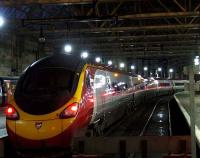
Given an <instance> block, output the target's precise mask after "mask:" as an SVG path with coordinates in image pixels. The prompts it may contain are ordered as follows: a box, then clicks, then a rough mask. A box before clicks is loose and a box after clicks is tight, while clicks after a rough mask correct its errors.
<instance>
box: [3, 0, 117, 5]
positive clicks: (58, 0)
mask: <svg viewBox="0 0 200 158" xmlns="http://www.w3.org/2000/svg"><path fill="white" fill-rule="evenodd" d="M98 1H99V2H112V3H113V2H119V1H120V0H115V1H113V0H98ZM87 3H93V0H23V1H22V0H20V1H19V0H1V2H0V5H4V6H15V5H31V4H87Z"/></svg>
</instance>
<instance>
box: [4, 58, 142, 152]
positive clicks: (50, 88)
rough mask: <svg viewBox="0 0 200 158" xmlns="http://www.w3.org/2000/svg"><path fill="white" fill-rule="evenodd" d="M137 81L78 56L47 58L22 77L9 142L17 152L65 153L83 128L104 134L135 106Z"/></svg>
mask: <svg viewBox="0 0 200 158" xmlns="http://www.w3.org/2000/svg"><path fill="white" fill-rule="evenodd" d="M135 80H136V79H135V78H133V77H132V76H129V75H128V74H126V73H122V72H119V71H114V70H111V69H109V68H106V67H103V66H94V65H88V64H85V63H84V62H83V61H82V60H81V59H78V58H77V57H74V56H69V55H64V54H57V55H53V56H50V57H46V58H43V59H41V60H39V61H37V62H35V63H33V64H32V65H30V66H29V67H28V68H27V69H26V70H25V72H24V73H23V74H22V76H21V77H20V79H19V81H18V84H17V87H16V91H15V96H14V100H13V102H11V104H10V105H9V106H8V107H7V110H6V115H7V122H6V124H7V130H8V135H9V140H10V142H11V144H13V146H14V147H15V148H16V149H17V150H18V151H21V150H22V149H41V148H43V149H44V148H47V149H48V148H50V149H51V148H52V149H59V150H60V149H61V150H63V149H64V150H65V149H67V148H68V147H69V146H70V143H71V140H72V138H73V137H74V136H76V135H82V132H81V131H84V130H83V129H87V128H88V127H89V126H90V127H93V129H94V131H102V130H103V129H105V128H107V127H108V126H110V125H111V124H112V123H114V122H115V121H116V120H118V119H120V118H121V117H122V116H123V115H124V114H125V113H126V110H127V109H128V108H129V106H131V105H130V104H132V103H133V92H134V81H135ZM137 82H140V81H137ZM113 116H114V117H113ZM26 151H27V150H26Z"/></svg>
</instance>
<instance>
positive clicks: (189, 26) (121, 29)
mask: <svg viewBox="0 0 200 158" xmlns="http://www.w3.org/2000/svg"><path fill="white" fill-rule="evenodd" d="M175 29H195V30H199V29H200V24H180V25H155V26H154V25H152V26H132V27H131V26H129V27H112V28H92V29H73V30H69V31H68V33H81V32H84V33H101V32H125V31H126V32H131V31H144V30H175ZM66 31H67V30H66V29H64V30H62V29H59V30H44V33H48V34H54V33H63V32H66ZM39 32H40V31H26V30H21V31H20V33H21V34H33V33H37V34H38V33H39Z"/></svg>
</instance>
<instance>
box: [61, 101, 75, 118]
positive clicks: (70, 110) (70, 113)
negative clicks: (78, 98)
mask: <svg viewBox="0 0 200 158" xmlns="http://www.w3.org/2000/svg"><path fill="white" fill-rule="evenodd" d="M77 112H78V103H72V104H71V105H69V106H68V107H67V108H65V109H64V110H63V111H62V112H61V114H60V118H61V119H66V118H71V117H75V116H76V114H77Z"/></svg>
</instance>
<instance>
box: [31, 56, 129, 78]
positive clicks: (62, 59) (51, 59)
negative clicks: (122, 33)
mask: <svg viewBox="0 0 200 158" xmlns="http://www.w3.org/2000/svg"><path fill="white" fill-rule="evenodd" d="M85 64H87V65H88V66H91V67H94V68H96V69H101V70H105V71H111V72H116V73H121V74H125V75H129V76H133V75H132V74H130V73H127V72H124V71H121V70H118V69H115V68H111V67H109V66H105V65H101V64H88V63H86V61H85V60H83V59H81V58H80V57H77V56H75V55H67V54H54V55H52V56H48V57H44V58H42V59H40V60H38V61H36V62H34V63H33V64H32V65H30V66H29V68H31V69H37V68H38V67H41V66H42V67H64V68H66V69H70V70H74V71H76V72H81V71H82V69H83V67H84V65H85Z"/></svg>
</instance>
